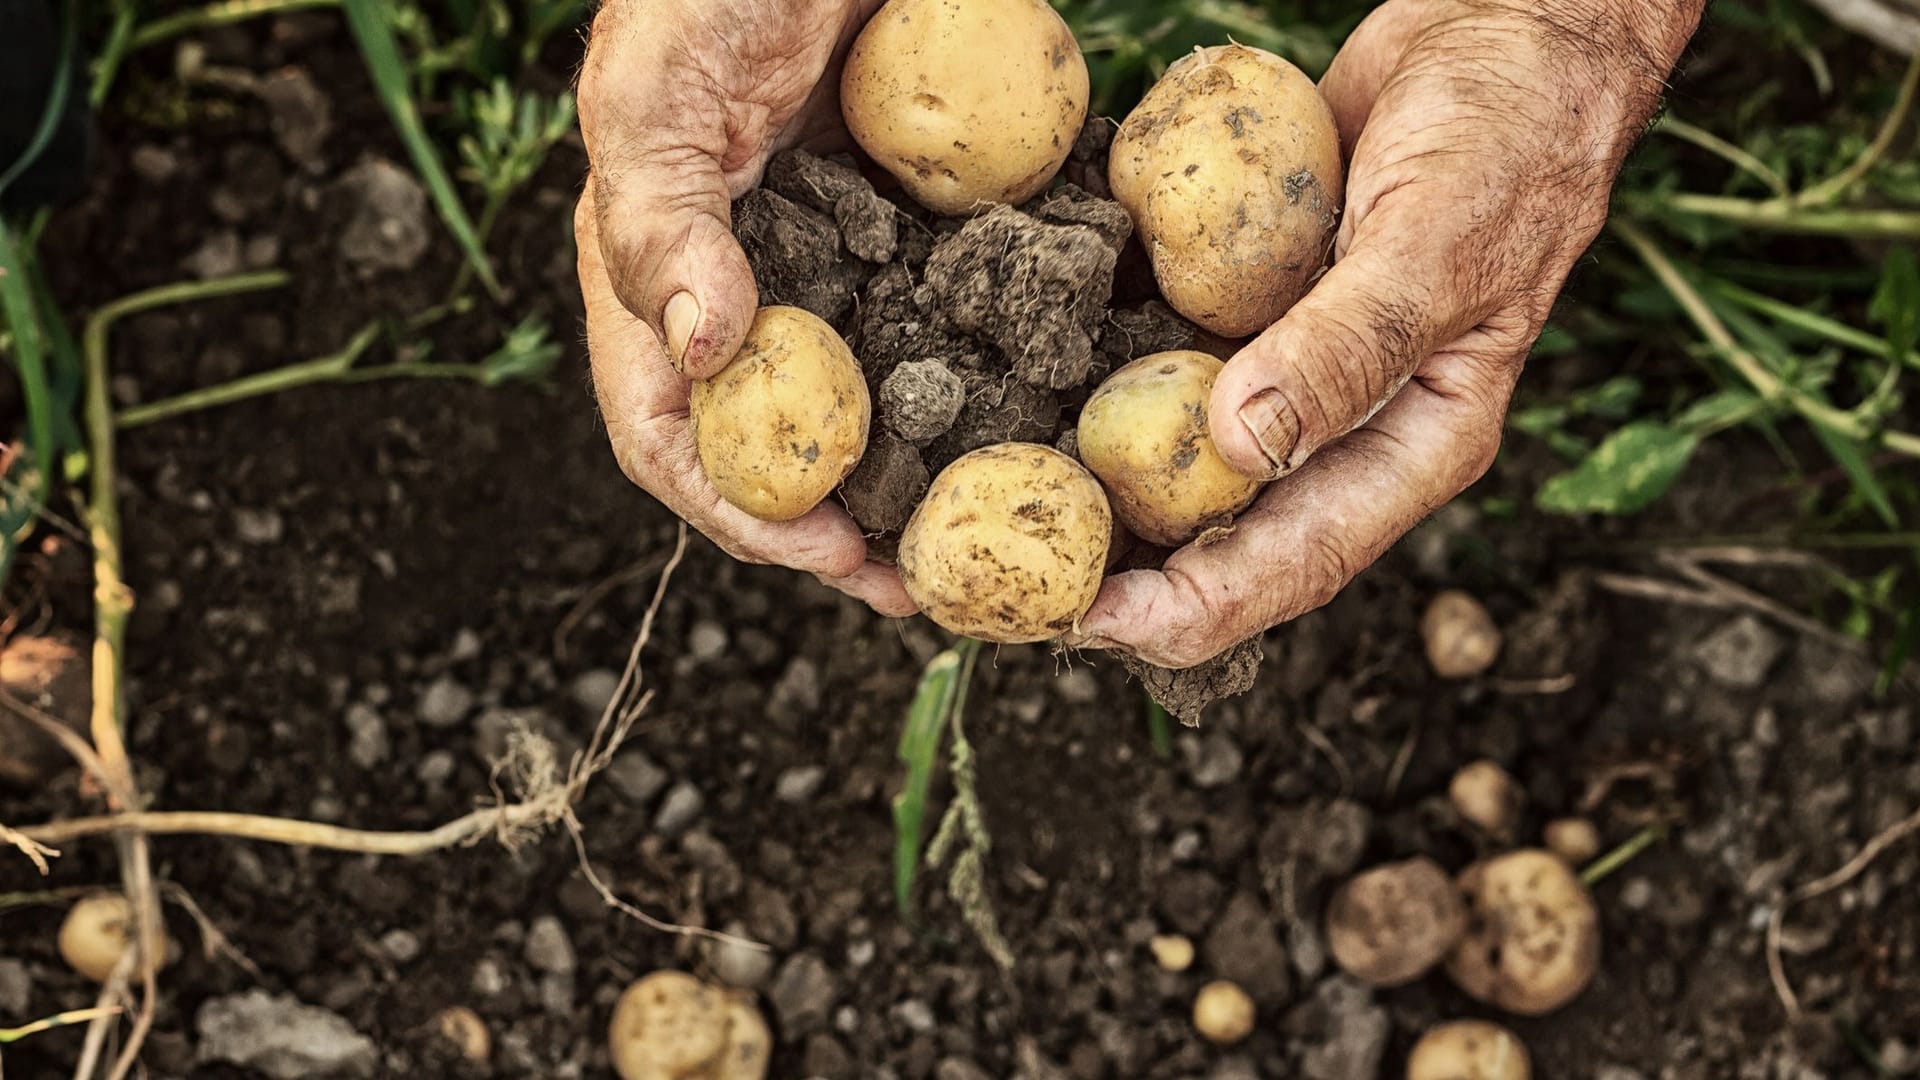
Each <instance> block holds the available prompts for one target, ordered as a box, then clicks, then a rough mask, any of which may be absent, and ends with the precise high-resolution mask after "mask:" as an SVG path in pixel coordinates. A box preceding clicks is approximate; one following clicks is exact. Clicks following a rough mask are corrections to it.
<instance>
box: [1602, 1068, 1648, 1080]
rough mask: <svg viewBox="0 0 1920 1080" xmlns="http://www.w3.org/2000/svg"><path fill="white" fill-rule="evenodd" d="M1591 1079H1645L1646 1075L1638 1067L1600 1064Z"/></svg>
mask: <svg viewBox="0 0 1920 1080" xmlns="http://www.w3.org/2000/svg"><path fill="white" fill-rule="evenodd" d="M1593 1080H1647V1077H1646V1074H1645V1073H1642V1072H1641V1071H1640V1070H1639V1069H1629V1068H1627V1067H1626V1066H1625V1065H1602V1066H1600V1068H1599V1069H1598V1070H1596V1071H1595V1072H1594V1074H1593Z"/></svg>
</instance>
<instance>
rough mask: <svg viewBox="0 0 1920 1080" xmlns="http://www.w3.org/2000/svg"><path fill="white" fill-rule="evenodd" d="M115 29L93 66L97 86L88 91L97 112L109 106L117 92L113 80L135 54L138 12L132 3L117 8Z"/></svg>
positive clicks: (126, 0) (119, 4) (101, 48)
mask: <svg viewBox="0 0 1920 1080" xmlns="http://www.w3.org/2000/svg"><path fill="white" fill-rule="evenodd" d="M115 8H116V10H115V11H114V13H113V27H112V29H110V30H108V31H107V40H106V41H105V42H104V43H103V44H101V46H100V58H99V59H98V60H96V61H94V64H93V86H92V87H91V88H90V89H89V90H88V91H87V104H89V105H91V106H92V107H93V111H95V112H99V111H100V107H101V106H102V105H105V104H106V103H107V95H108V94H109V93H111V92H112V90H113V80H114V79H115V78H117V77H119V75H120V65H121V63H122V62H123V61H125V60H126V58H127V53H128V52H130V51H132V44H133V20H134V17H135V13H134V10H133V4H132V3H131V2H130V0H121V2H120V3H118V4H116V5H115Z"/></svg>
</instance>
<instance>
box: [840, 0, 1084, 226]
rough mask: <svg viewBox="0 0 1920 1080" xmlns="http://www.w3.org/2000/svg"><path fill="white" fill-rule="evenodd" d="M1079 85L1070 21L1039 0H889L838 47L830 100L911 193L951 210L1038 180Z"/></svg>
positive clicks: (1064, 144) (1012, 197) (1055, 159)
mask: <svg viewBox="0 0 1920 1080" xmlns="http://www.w3.org/2000/svg"><path fill="white" fill-rule="evenodd" d="M1087 89H1088V87H1087V62H1086V60H1085V59H1084V58H1082V57H1081V55H1080V46H1079V45H1078V44H1077V43H1076V42H1075V41H1074V40H1073V31H1071V30H1069V29H1067V24H1066V23H1065V22H1064V21H1063V20H1062V19H1061V18H1060V16H1059V15H1057V14H1055V12H1054V10H1053V8H1051V7H1049V6H1047V4H1046V3H1045V0H964V2H958V0H891V2H890V3H888V4H887V5H886V6H885V7H883V8H881V9H880V10H879V12H878V13H876V14H875V15H874V16H873V19H872V20H871V21H870V22H868V23H867V26H866V29H864V30H862V31H861V32H860V36H859V38H858V39H856V40H855V41H854V43H853V50H852V51H851V52H850V53H848V55H847V65H846V69H845V71H844V72H843V74H842V75H841V77H840V108H841V112H842V113H843V114H844V116H845V118H846V121H847V130H849V131H851V132H852V133H853V137H854V139H855V141H857V142H858V143H859V144H860V147H861V149H863V150H865V151H866V152H867V153H868V154H869V155H870V156H871V157H872V158H873V160H874V161H876V162H878V163H879V164H880V166H881V167H882V168H884V169H886V170H887V171H888V172H890V173H892V174H893V175H894V176H895V177H897V178H899V180H900V183H901V185H902V186H904V187H905V188H906V189H907V191H908V193H909V194H911V195H912V196H913V197H914V199H915V200H916V201H918V202H919V203H920V204H921V205H922V206H925V207H927V208H928V209H931V210H934V211H936V212H938V213H941V214H949V215H954V214H965V213H970V212H972V211H973V210H974V209H976V208H978V207H981V206H985V205H992V204H996V203H1018V202H1024V201H1026V200H1027V199H1029V198H1032V197H1033V196H1034V195H1036V194H1038V193H1039V192H1040V190H1041V189H1042V188H1045V187H1046V186H1047V183H1048V182H1049V181H1051V180H1052V179H1053V176H1054V174H1055V173H1057V172H1059V171H1060V166H1061V165H1062V164H1063V163H1064V162H1065V161H1066V160H1067V153H1068V151H1070V150H1072V149H1073V140H1074V138H1075V137H1076V136H1077V135H1079V133H1080V126H1081V124H1082V123H1084V122H1085V121H1086V118H1087Z"/></svg>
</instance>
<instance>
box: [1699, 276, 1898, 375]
mask: <svg viewBox="0 0 1920 1080" xmlns="http://www.w3.org/2000/svg"><path fill="white" fill-rule="evenodd" d="M1711 287H1712V289H1713V291H1714V292H1716V293H1719V294H1720V295H1721V296H1723V297H1725V298H1726V299H1728V300H1730V301H1732V302H1733V303H1736V304H1739V305H1740V306H1741V307H1744V308H1747V309H1749V310H1752V311H1756V312H1758V313H1760V314H1762V315H1765V316H1767V317H1769V318H1771V319H1773V320H1775V321H1777V322H1781V323H1784V324H1786V325H1787V326H1791V327H1794V328H1796V329H1799V330H1805V331H1806V332H1808V333H1810V334H1818V335H1820V336H1821V337H1824V338H1827V339H1828V340H1830V341H1833V342H1835V343H1837V344H1840V345H1845V346H1847V347H1848V348H1851V349H1858V350H1860V351H1861V352H1863V353H1866V354H1867V355H1869V356H1876V357H1879V358H1880V359H1882V360H1886V359H1889V358H1891V356H1892V353H1893V350H1892V349H1891V348H1890V347H1888V345H1887V342H1886V339H1885V338H1881V337H1876V336H1874V335H1873V334H1869V333H1867V332H1866V331H1865V330H1860V329H1857V328H1855V327H1852V326H1849V325H1847V324H1846V323H1843V322H1841V321H1840V320H1838V319H1830V318H1828V317H1826V316H1825V315H1817V314H1815V313H1813V312H1811V311H1808V310H1806V309H1805V308H1802V307H1798V306H1796V305H1793V304H1789V303H1787V302H1786V301H1784V300H1776V299H1774V298H1773V297H1771V296H1768V295H1766V294H1765V293H1758V292H1754V291H1753V290H1752V289H1748V288H1744V287H1742V286H1739V285H1735V284H1733V283H1731V282H1726V281H1716V282H1714V283H1713V284H1712V286H1711Z"/></svg>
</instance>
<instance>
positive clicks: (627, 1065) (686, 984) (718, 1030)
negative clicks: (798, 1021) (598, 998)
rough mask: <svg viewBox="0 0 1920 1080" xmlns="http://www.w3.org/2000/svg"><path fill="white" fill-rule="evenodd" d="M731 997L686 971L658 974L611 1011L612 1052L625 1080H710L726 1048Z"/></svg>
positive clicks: (609, 1041) (632, 988)
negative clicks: (712, 1071) (716, 1063)
mask: <svg viewBox="0 0 1920 1080" xmlns="http://www.w3.org/2000/svg"><path fill="white" fill-rule="evenodd" d="M729 1005H730V996H729V995H728V994H727V993H726V992H724V991H722V990H719V989H716V988H714V987H711V986H708V985H707V984H706V983H703V982H701V981H700V980H699V979H696V978H694V977H693V976H691V975H689V974H687V973H686V972H684V971H656V972H654V973H653V974H651V975H648V976H646V977H645V978H643V979H641V980H640V981H638V982H636V983H634V984H633V985H632V986H629V987H627V990H626V992H625V993H623V994H621V995H620V1001H619V1002H618V1003H617V1004H616V1005H614V1007H613V1024H612V1026H611V1028H610V1029H609V1031H608V1036H607V1044H608V1050H609V1052H610V1053H611V1054H612V1057H613V1068H614V1071H615V1072H617V1073H619V1074H620V1078H621V1080H706V1078H707V1077H709V1076H710V1075H711V1070H712V1068H713V1066H714V1063H715V1062H717V1061H718V1060H719V1059H720V1056H721V1054H722V1052H723V1051H725V1050H726V1048H727V1041H728V1033H729V1031H730V1030H731V1027H732V1017H731V1015H730V1012H729Z"/></svg>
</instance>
